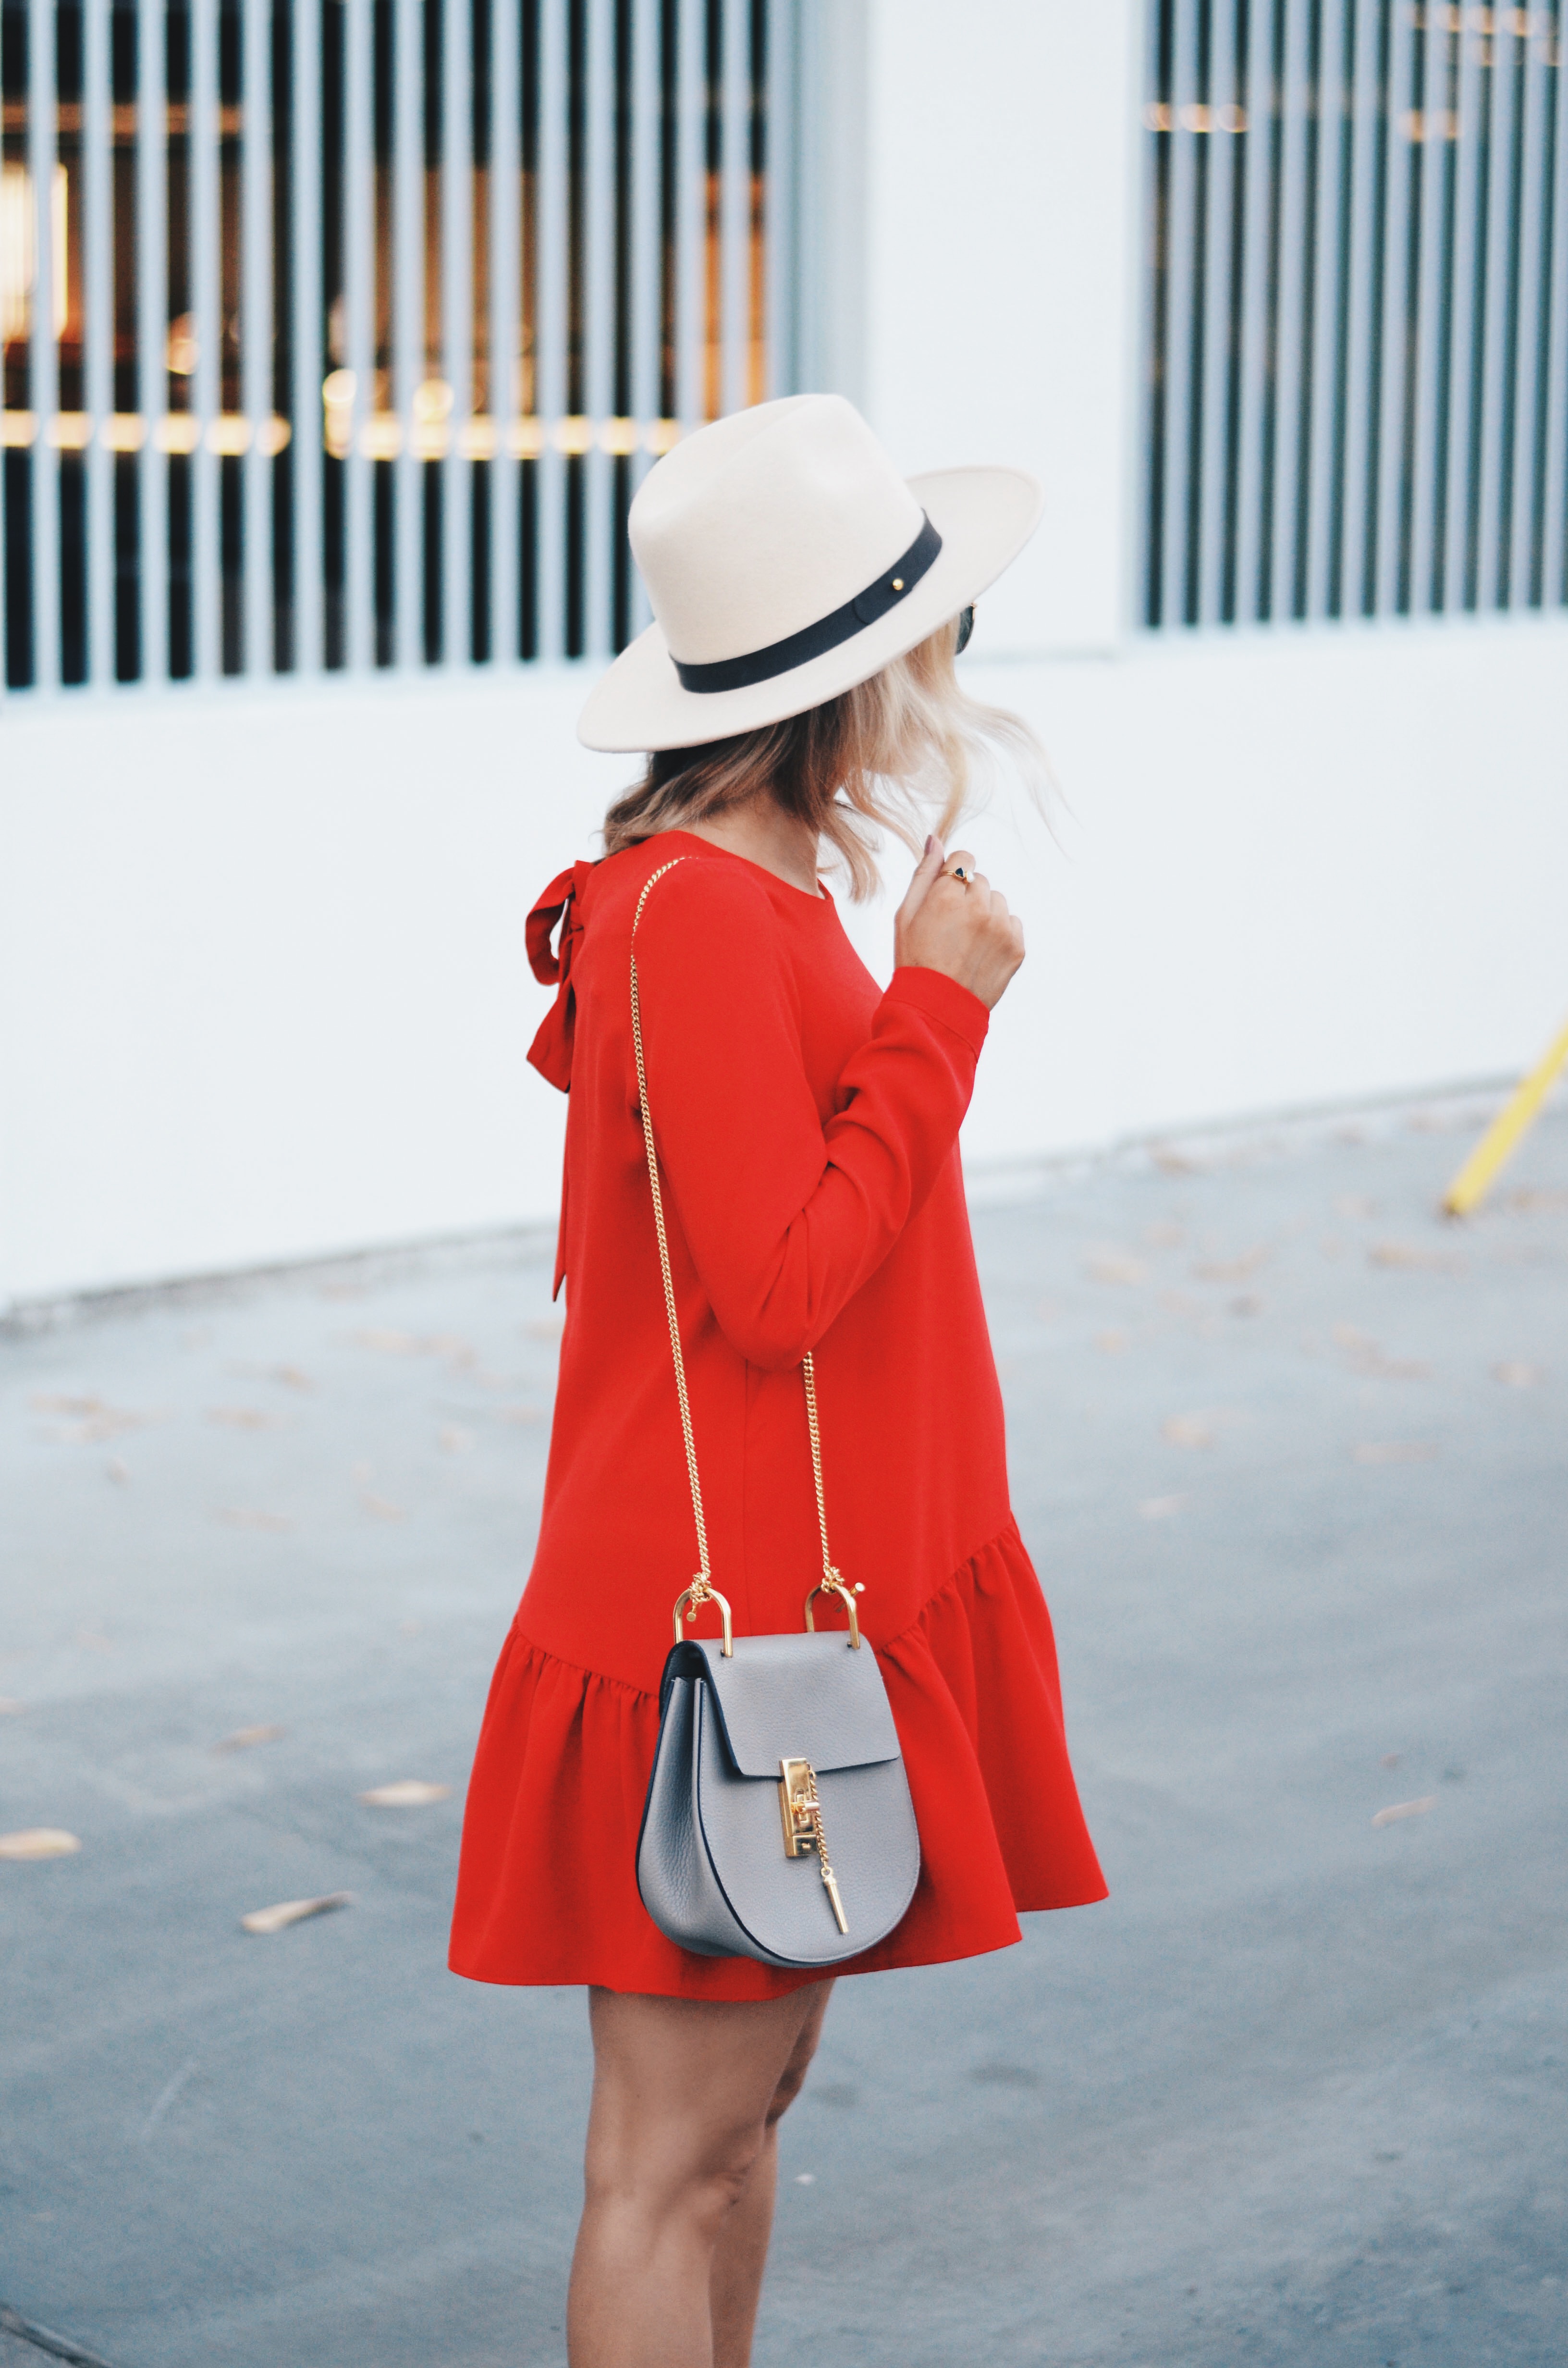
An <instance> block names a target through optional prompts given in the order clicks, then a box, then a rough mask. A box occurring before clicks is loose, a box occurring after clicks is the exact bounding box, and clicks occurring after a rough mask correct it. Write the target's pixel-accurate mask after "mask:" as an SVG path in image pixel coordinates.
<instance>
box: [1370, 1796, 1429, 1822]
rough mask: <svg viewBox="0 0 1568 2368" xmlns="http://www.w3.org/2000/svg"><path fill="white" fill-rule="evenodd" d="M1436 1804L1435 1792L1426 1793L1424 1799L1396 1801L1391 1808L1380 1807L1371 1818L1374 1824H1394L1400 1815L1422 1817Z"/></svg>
mask: <svg viewBox="0 0 1568 2368" xmlns="http://www.w3.org/2000/svg"><path fill="white" fill-rule="evenodd" d="M1436 1807H1437V1794H1436V1793H1427V1795H1426V1799H1425V1800H1424V1801H1396V1802H1395V1804H1394V1805H1393V1807H1392V1809H1380V1810H1379V1811H1378V1814H1377V1816H1375V1817H1374V1818H1373V1819H1372V1823H1373V1825H1374V1826H1396V1825H1397V1824H1398V1823H1399V1821H1400V1819H1401V1817H1424V1816H1426V1812H1427V1810H1428V1809H1435V1808H1436Z"/></svg>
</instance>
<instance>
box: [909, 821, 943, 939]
mask: <svg viewBox="0 0 1568 2368" xmlns="http://www.w3.org/2000/svg"><path fill="white" fill-rule="evenodd" d="M947 860H948V859H947V855H946V852H945V850H944V848H943V846H942V842H941V840H940V839H939V838H928V839H927V840H926V852H925V854H924V855H923V856H922V857H921V859H920V860H919V862H918V863H917V864H916V865H915V876H914V878H913V879H912V880H911V882H910V883H909V886H908V889H907V890H906V892H905V894H904V899H903V904H902V905H900V906H899V908H898V918H899V920H900V922H901V923H902V922H908V921H912V920H913V919H914V918H915V914H916V913H917V912H918V911H919V910H920V907H921V905H923V904H924V903H925V902H926V897H927V896H928V895H929V894H930V893H931V890H932V888H933V886H934V885H935V883H936V882H937V881H938V880H939V879H940V878H941V876H942V868H943V866H944V865H945V863H946V862H947Z"/></svg>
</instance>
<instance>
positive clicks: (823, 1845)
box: [778, 1759, 849, 1932]
mask: <svg viewBox="0 0 1568 2368" xmlns="http://www.w3.org/2000/svg"><path fill="white" fill-rule="evenodd" d="M778 1810H779V1815H780V1816H781V1817H782V1818H783V1820H784V1855H785V1857H786V1858H805V1857H806V1856H807V1855H808V1853H809V1852H810V1851H812V1850H815V1852H816V1854H817V1866H818V1868H819V1870H820V1872H821V1874H822V1879H823V1884H824V1888H825V1889H826V1892H827V1896H828V1900H829V1902H830V1904H831V1906H832V1908H833V1920H834V1922H835V1924H836V1925H837V1927H838V1929H839V1930H840V1931H841V1932H847V1931H848V1930H849V1919H848V1918H847V1917H846V1915H845V1913H844V1902H843V1900H842V1899H841V1898H840V1897H839V1896H838V1877H837V1876H836V1875H835V1873H834V1871H833V1865H832V1861H830V1859H829V1858H828V1854H827V1836H826V1835H825V1834H824V1831H823V1823H822V1801H821V1799H820V1797H819V1795H818V1793H817V1773H816V1770H815V1769H814V1768H813V1767H812V1763H811V1761H810V1760H809V1759H781V1760H780V1761H779V1762H778Z"/></svg>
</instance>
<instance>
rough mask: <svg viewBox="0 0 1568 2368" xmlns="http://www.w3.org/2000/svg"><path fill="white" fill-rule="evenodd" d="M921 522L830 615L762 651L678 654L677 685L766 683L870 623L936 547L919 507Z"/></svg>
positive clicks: (902, 593)
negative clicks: (705, 660) (698, 658)
mask: <svg viewBox="0 0 1568 2368" xmlns="http://www.w3.org/2000/svg"><path fill="white" fill-rule="evenodd" d="M921 521H922V523H921V528H920V531H919V533H918V534H917V535H916V536H915V541H913V542H912V543H911V544H910V546H909V549H908V550H907V551H906V552H904V554H903V558H902V559H895V560H894V562H893V564H892V566H891V567H889V568H886V569H884V570H883V572H882V574H881V575H879V576H878V577H877V579H876V581H875V583H874V584H868V585H867V586H866V589H865V590H864V591H863V592H858V593H857V594H856V595H855V598H854V599H853V600H846V602H845V603H844V606H843V608H842V609H834V610H833V612H832V614H831V615H830V616H826V617H819V618H818V619H817V621H816V623H815V624H814V625H802V626H801V630H800V632H798V633H787V634H786V635H785V637H784V639H783V640H782V641H781V642H770V643H768V645H767V649H765V650H748V651H747V652H746V654H745V655H744V657H738V658H719V659H716V660H715V662H714V663H713V664H712V665H711V666H687V664H686V662H685V660H684V659H682V658H676V659H674V661H673V663H674V666H675V670H676V674H677V675H679V677H680V680H681V688H682V689H683V690H744V689H747V688H748V687H749V686H750V685H751V684H752V683H754V682H770V681H771V680H772V678H773V677H774V676H775V675H778V674H789V673H790V672H791V671H792V669H793V668H794V667H796V666H804V665H805V664H806V663H807V661H808V660H809V659H811V658H820V657H822V656H823V655H825V653H826V652H827V651H829V650H835V649H837V648H838V646H839V644H840V643H842V642H847V641H850V640H852V639H853V637H854V636H855V634H857V633H861V632H865V630H866V627H867V626H868V625H874V624H876V623H877V622H878V621H879V620H881V618H883V617H885V616H887V615H888V613H889V611H890V610H891V609H896V608H897V607H898V604H899V602H900V601H901V600H903V599H906V598H908V596H909V594H910V593H911V592H913V591H914V589H915V586H916V585H917V584H918V583H919V581H920V579H921V577H922V576H923V575H925V574H926V570H927V569H928V568H929V567H930V565H931V564H932V562H933V561H934V560H935V558H936V556H937V552H939V551H940V550H941V548H942V538H941V536H940V535H939V534H938V533H937V529H936V528H935V527H934V526H933V525H932V523H931V521H930V519H929V518H926V514H925V512H924V511H922V512H921Z"/></svg>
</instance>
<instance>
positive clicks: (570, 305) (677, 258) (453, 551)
mask: <svg viewBox="0 0 1568 2368" xmlns="http://www.w3.org/2000/svg"><path fill="white" fill-rule="evenodd" d="M3 22H4V102H5V114H4V131H5V146H4V160H3V161H4V178H3V182H0V321H3V327H4V336H5V409H4V418H3V433H4V440H5V452H4V464H5V465H4V489H3V500H4V560H5V564H4V570H3V592H4V607H5V616H4V629H5V630H4V648H5V668H4V673H5V680H6V683H7V684H8V685H9V686H10V687H11V688H12V689H21V688H26V687H30V686H39V687H45V688H49V687H53V686H54V685H56V684H67V685H71V684H107V683H111V682H115V681H119V682H137V681H141V682H158V681H162V680H165V679H175V680H181V679H187V678H191V677H195V678H208V679H211V678H215V677H222V676H225V675H245V676H250V677H268V676H271V675H274V674H283V675H304V674H311V673H313V672H316V671H318V670H319V669H322V668H327V669H374V668H378V667H390V666H403V667H410V668H418V667H423V666H437V665H444V666H453V665H457V666H467V665H472V664H483V663H486V662H490V661H501V662H510V661H513V660H517V659H528V658H533V657H536V656H542V657H550V656H560V655H569V656H575V655H608V653H609V652H610V651H611V650H613V649H615V648H619V647H620V646H621V645H623V643H625V642H626V641H627V640H628V639H629V638H630V636H631V633H632V632H635V631H636V630H638V628H639V627H640V626H641V624H642V621H643V612H642V611H641V610H640V607H639V603H640V598H641V595H640V592H639V589H638V587H637V586H636V583H635V579H634V576H633V573H632V571H631V566H630V564H629V560H628V556H627V552H626V547H625V533H624V526H625V517H626V511H627V507H628V505H629V503H630V501H631V495H632V493H633V491H634V490H635V487H636V484H637V483H638V481H639V479H640V477H641V475H642V472H643V471H644V470H646V468H647V467H648V466H649V465H651V461H652V459H653V457H654V456H656V455H657V454H658V453H659V452H661V451H663V450H666V449H667V448H668V446H669V445H670V444H671V443H672V442H674V441H675V439H676V438H677V437H678V436H679V435H680V434H681V433H682V432H683V431H685V430H687V429H689V428H690V427H694V426H696V425H699V424H700V423H701V422H702V421H704V420H706V419H710V418H713V417H715V416H718V414H719V413H720V412H722V411H727V410H732V409H734V408H735V407H737V406H738V405H741V404H747V403H753V402H757V401H760V400H761V399H762V398H763V397H764V396H765V395H767V394H768V393H776V392H779V391H782V390H784V389H785V388H787V387H788V386H789V385H790V382H791V379H790V371H791V354H792V347H793V338H792V323H791V320H790V304H789V301H788V290H790V287H791V285H792V270H791V263H792V258H791V255H790V154H791V142H792V138H793V106H792V93H793V81H794V74H795V40H794V21H793V10H792V8H791V7H790V6H789V5H785V0H58V5H55V0H5V6H4V14H3ZM40 188H48V189H50V190H51V192H52V199H51V204H50V205H49V206H47V207H44V208H42V209H40V207H39V205H38V204H37V201H36V195H35V193H36V192H37V191H38V190H39V189H40ZM44 290H48V291H49V295H48V299H47V301H46V299H45V297H44V294H43V291H44Z"/></svg>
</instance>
